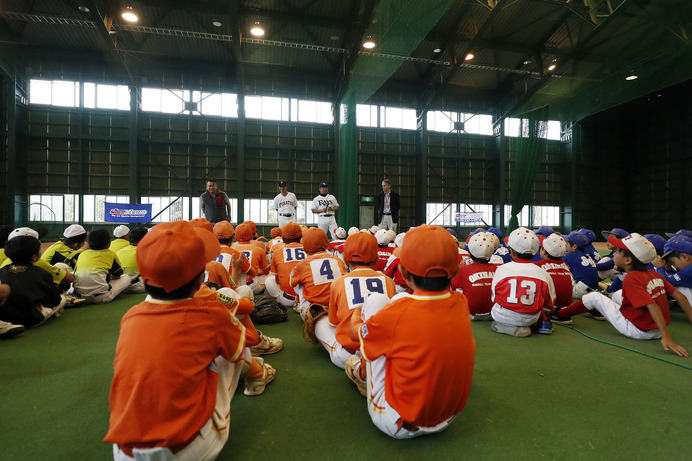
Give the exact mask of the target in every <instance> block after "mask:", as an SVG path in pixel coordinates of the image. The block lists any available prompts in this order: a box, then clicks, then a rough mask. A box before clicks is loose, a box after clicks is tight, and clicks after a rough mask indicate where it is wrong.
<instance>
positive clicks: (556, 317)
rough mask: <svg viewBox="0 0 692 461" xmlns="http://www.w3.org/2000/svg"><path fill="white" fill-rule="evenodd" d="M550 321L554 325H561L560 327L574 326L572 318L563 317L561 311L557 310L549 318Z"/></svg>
mask: <svg viewBox="0 0 692 461" xmlns="http://www.w3.org/2000/svg"><path fill="white" fill-rule="evenodd" d="M548 320H550V321H551V322H553V323H559V324H560V325H572V323H573V322H572V317H563V316H561V315H560V309H556V310H555V312H552V313H551V314H550V316H548Z"/></svg>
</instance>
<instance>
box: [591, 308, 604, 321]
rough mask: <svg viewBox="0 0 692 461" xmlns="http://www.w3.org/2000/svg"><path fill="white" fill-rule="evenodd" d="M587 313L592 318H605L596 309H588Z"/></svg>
mask: <svg viewBox="0 0 692 461" xmlns="http://www.w3.org/2000/svg"><path fill="white" fill-rule="evenodd" d="M589 315H590V316H591V318H592V319H594V320H605V319H606V318H605V317H604V316H603V314H601V313H600V312H598V311H597V310H596V309H592V310H590V311H589Z"/></svg>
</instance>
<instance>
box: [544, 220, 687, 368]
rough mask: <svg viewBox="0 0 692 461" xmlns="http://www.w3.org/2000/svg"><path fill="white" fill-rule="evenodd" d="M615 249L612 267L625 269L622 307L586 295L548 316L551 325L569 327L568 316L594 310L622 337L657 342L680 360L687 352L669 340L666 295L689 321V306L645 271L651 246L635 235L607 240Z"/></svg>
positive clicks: (653, 252) (652, 252) (604, 298)
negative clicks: (565, 325) (654, 340)
mask: <svg viewBox="0 0 692 461" xmlns="http://www.w3.org/2000/svg"><path fill="white" fill-rule="evenodd" d="M608 243H610V244H611V245H613V246H614V247H615V251H614V255H613V260H614V262H615V265H617V266H619V267H622V268H624V269H625V272H626V275H625V279H624V280H623V284H622V305H618V304H617V303H615V302H614V301H613V300H611V299H609V298H608V297H607V296H605V295H603V294H601V293H587V294H586V295H584V297H583V298H582V299H581V300H580V301H578V302H576V303H574V304H572V305H571V306H569V307H566V308H564V309H559V310H556V311H555V312H553V313H552V314H551V320H552V321H553V322H555V323H562V324H571V323H572V316H574V315H578V314H585V313H586V312H588V311H591V310H594V309H595V310H597V311H598V312H600V313H601V314H603V316H604V317H605V318H606V319H607V320H608V321H609V322H610V323H611V324H612V325H613V326H614V327H615V329H616V330H618V331H619V332H620V333H622V334H623V335H625V336H627V337H628V338H632V339H658V338H661V344H662V345H663V348H664V349H665V350H670V349H672V350H673V352H675V353H676V354H678V355H679V356H681V357H687V356H688V353H687V351H686V350H685V349H684V348H683V347H682V346H679V345H677V344H675V342H674V341H673V340H672V338H671V337H670V334H669V333H668V327H667V325H668V324H669V323H670V312H669V309H668V299H667V296H666V295H668V296H672V297H673V298H675V300H676V301H677V302H678V304H679V305H680V307H681V308H682V309H683V310H684V311H685V313H686V314H687V317H688V318H689V319H690V322H692V306H690V303H689V302H688V301H687V298H686V297H685V296H684V295H683V294H682V293H680V292H679V291H678V290H676V289H675V287H674V286H672V285H671V284H670V283H668V282H667V281H666V280H664V279H663V277H661V276H660V275H659V274H658V273H656V272H654V271H652V270H648V269H647V266H646V265H647V264H648V263H650V262H651V261H653V260H654V258H655V257H656V250H655V249H654V246H653V245H652V244H651V242H649V241H648V240H647V239H645V238H644V237H642V236H641V235H639V234H637V233H632V234H630V235H629V236H628V237H625V238H623V239H617V238H612V237H611V238H609V239H608Z"/></svg>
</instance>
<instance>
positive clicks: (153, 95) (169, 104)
mask: <svg viewBox="0 0 692 461" xmlns="http://www.w3.org/2000/svg"><path fill="white" fill-rule="evenodd" d="M189 98H190V92H189V91H187V90H168V89H163V90H162V89H160V88H142V110H143V111H147V112H162V113H165V114H180V113H182V112H183V110H184V109H185V101H189Z"/></svg>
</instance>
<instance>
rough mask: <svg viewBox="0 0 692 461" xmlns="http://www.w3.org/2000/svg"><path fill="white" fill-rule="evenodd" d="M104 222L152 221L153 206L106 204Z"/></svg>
mask: <svg viewBox="0 0 692 461" xmlns="http://www.w3.org/2000/svg"><path fill="white" fill-rule="evenodd" d="M105 205H106V212H105V216H104V220H105V221H107V222H119V223H135V222H149V221H151V204H139V203H109V202H106V203H105Z"/></svg>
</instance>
